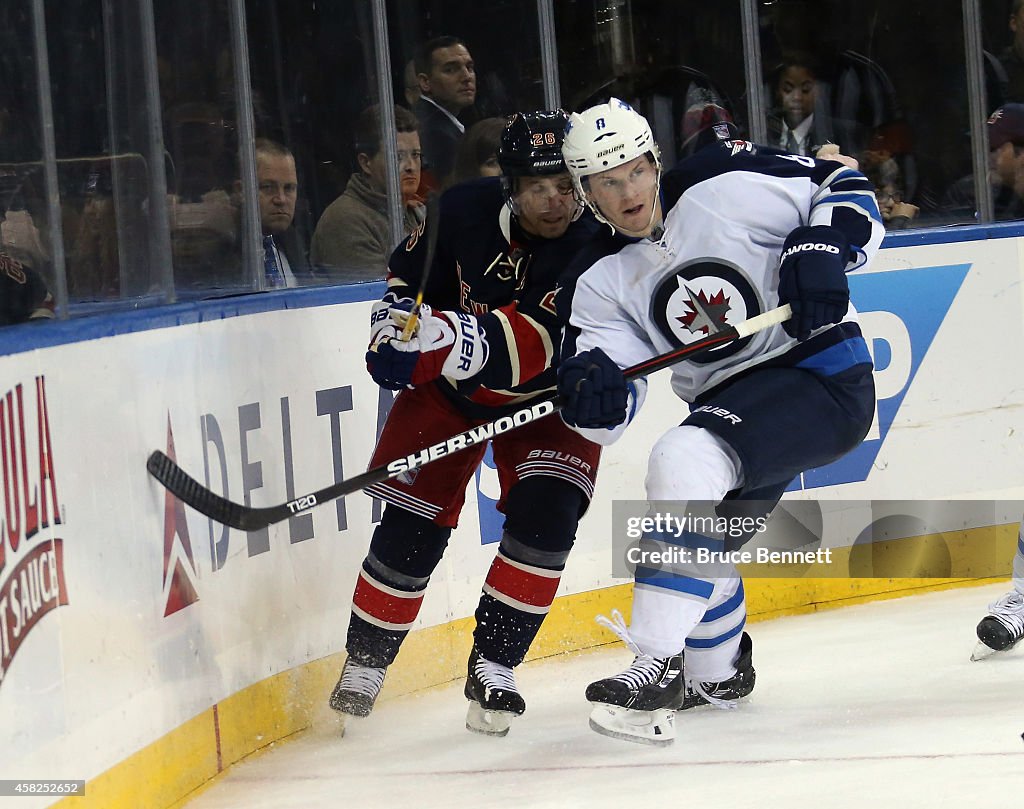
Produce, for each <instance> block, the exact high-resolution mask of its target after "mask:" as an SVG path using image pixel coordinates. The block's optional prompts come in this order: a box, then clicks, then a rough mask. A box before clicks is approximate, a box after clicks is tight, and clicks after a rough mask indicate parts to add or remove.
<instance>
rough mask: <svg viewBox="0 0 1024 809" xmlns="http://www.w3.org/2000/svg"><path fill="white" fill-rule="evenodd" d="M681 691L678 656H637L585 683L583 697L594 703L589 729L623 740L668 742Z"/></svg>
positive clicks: (671, 740)
mask: <svg viewBox="0 0 1024 809" xmlns="http://www.w3.org/2000/svg"><path fill="white" fill-rule="evenodd" d="M682 694H683V657H682V655H673V656H672V657H660V658H659V657H651V656H650V655H643V654H641V655H637V656H636V657H634V658H633V662H632V664H630V666H629V668H627V669H626V670H625V671H623V672H620V673H619V674H616V675H615V676H614V677H607V678H605V679H604V680H598V681H596V682H593V683H591V684H590V685H588V686H587V699H588V700H589V701H590V702H593V703H595V705H594V709H593V710H592V711H591V712H590V728H591V730H594V731H596V732H597V733H600V734H602V735H604V736H611V737H612V738H614V739H622V740H623V741H627V742H637V743H639V744H653V745H669V744H672V742H673V741H674V740H675V737H676V733H675V724H674V717H675V709H676V706H677V705H678V704H679V702H680V700H681V699H682Z"/></svg>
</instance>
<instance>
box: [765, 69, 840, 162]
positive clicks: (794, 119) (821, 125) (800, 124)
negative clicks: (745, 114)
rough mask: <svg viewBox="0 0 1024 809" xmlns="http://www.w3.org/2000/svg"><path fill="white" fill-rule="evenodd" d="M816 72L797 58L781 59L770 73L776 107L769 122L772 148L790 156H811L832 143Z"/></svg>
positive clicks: (830, 129) (830, 130) (769, 138)
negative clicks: (776, 148) (771, 73)
mask: <svg viewBox="0 0 1024 809" xmlns="http://www.w3.org/2000/svg"><path fill="white" fill-rule="evenodd" d="M818 72H819V71H818V68H817V66H816V65H815V63H814V61H813V60H812V59H811V58H810V57H809V56H804V55H799V54H794V55H791V56H790V57H788V58H787V59H784V60H783V61H782V63H781V64H779V65H778V66H777V67H776V68H775V70H774V71H773V81H772V92H773V96H774V101H775V107H774V108H773V110H772V113H771V114H770V115H769V118H768V140H769V143H770V144H771V145H772V146H777V147H779V148H780V149H784V150H785V151H787V152H789V153H790V154H797V155H813V154H814V153H815V151H817V149H818V147H819V146H822V145H824V144H825V143H829V142H834V140H833V135H832V128H831V126H830V125H829V124H830V120H829V116H828V114H827V113H826V112H825V107H824V103H823V102H824V99H823V97H822V89H821V86H820V82H819V80H818ZM840 145H842V144H840Z"/></svg>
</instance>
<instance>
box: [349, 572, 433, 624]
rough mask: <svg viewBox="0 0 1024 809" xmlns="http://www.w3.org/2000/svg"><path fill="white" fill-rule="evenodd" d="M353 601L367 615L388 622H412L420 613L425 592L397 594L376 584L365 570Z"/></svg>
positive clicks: (360, 577) (360, 576)
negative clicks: (406, 594)
mask: <svg viewBox="0 0 1024 809" xmlns="http://www.w3.org/2000/svg"><path fill="white" fill-rule="evenodd" d="M352 603H353V605H355V606H356V607H358V608H359V609H360V610H362V611H363V612H365V613H366V614H367V615H370V616H372V617H373V618H376V619H377V620H378V621H381V622H382V623H386V624H411V623H412V622H413V621H415V620H416V616H417V615H419V612H420V605H421V604H422V603H423V593H422V592H420V593H410V594H409V595H408V596H405V597H402V596H396V595H392V594H391V593H389V592H386V591H384V590H382V589H380V587H378V586H377V585H376V583H375V582H374V581H373V579H371V578H369V577H368V576H367V575H366V574H365V572H361V573H360V574H359V581H357V582H356V591H355V594H354V595H353V596H352Z"/></svg>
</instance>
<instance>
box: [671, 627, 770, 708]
mask: <svg viewBox="0 0 1024 809" xmlns="http://www.w3.org/2000/svg"><path fill="white" fill-rule="evenodd" d="M754 679H755V674H754V664H753V641H751V639H750V635H748V634H747V633H746V632H744V633H743V637H742V638H740V656H739V659H738V660H737V661H736V673H735V674H734V675H733V676H732V677H730V678H729V679H727V680H722V681H721V682H718V683H705V682H698V681H696V680H692V679H690V678H687V680H686V692H685V693H684V694H683V700H682V704H681V706H680V708H681V710H684V711H685V710H688V709H689V708H696V707H698V706H700V705H714V706H715V707H717V708H734V707H736V701H737V700H740V699H742V698H743V697H746V696H748V695H749V694H750V692H751V691H753V690H754Z"/></svg>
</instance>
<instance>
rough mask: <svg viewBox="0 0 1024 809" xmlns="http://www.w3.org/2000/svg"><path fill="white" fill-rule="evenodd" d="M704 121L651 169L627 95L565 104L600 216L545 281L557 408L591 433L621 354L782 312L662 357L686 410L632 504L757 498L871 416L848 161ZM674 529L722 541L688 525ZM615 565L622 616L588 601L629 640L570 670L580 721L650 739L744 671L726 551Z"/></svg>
mask: <svg viewBox="0 0 1024 809" xmlns="http://www.w3.org/2000/svg"><path fill="white" fill-rule="evenodd" d="M719 130H721V131H720V132H719V133H718V135H719V138H720V140H716V142H714V143H712V144H710V145H707V146H705V147H704V148H702V149H701V150H700V151H698V152H697V153H696V154H694V155H693V156H692V157H690V158H688V159H687V160H685V161H683V162H682V163H680V164H678V165H677V166H675V167H674V168H673V169H672V170H670V171H668V172H666V173H664V176H663V175H662V170H661V165H660V162H659V157H658V149H657V146H656V144H655V142H654V138H653V135H652V133H651V129H650V126H649V125H648V123H647V121H646V120H645V119H644V118H643V117H642V116H640V115H639V114H638V113H637V112H635V111H634V110H633V109H632V108H631V107H629V106H628V105H627V104H625V103H623V102H621V101H618V100H617V99H614V98H613V99H611V100H610V101H609V103H608V104H601V105H598V106H596V107H592V108H590V109H588V110H586V111H584V112H583V113H578V114H574V115H572V116H571V119H570V122H569V124H568V127H567V130H566V137H565V141H564V143H563V147H562V153H563V156H564V157H565V162H566V165H567V166H568V167H569V171H570V173H571V174H572V176H573V180H574V184H575V186H576V192H577V194H578V195H579V196H580V198H581V200H582V201H584V202H585V203H586V204H587V205H588V206H590V208H591V209H592V210H593V212H594V213H595V214H596V215H597V217H598V219H600V220H601V221H602V222H604V223H606V224H607V225H609V226H610V228H605V229H604V231H603V235H601V236H599V237H598V238H597V239H595V240H594V241H592V242H591V243H590V245H588V247H586V248H584V250H583V252H582V253H581V254H580V255H579V256H578V257H577V259H576V260H575V261H574V263H573V267H572V268H571V270H570V272H569V273H568V275H567V278H568V279H569V280H568V281H567V283H566V286H565V287H564V288H563V291H562V292H561V293H560V294H559V296H558V301H559V309H560V313H561V314H562V316H563V321H567V324H568V325H567V326H566V329H565V342H564V345H563V352H562V356H563V360H562V363H561V366H560V368H559V392H560V393H561V394H562V395H563V396H564V397H565V400H566V404H565V407H564V409H563V410H562V415H563V418H564V419H565V420H566V422H567V423H568V424H569V425H570V426H573V427H575V428H576V429H579V430H580V431H581V432H583V433H584V434H585V435H586V436H587V437H589V438H591V439H593V440H596V441H599V442H600V443H603V444H608V443H611V442H612V441H614V440H615V439H616V438H617V437H618V436H619V435H620V434H621V432H622V431H623V430H624V428H625V425H626V424H628V422H629V421H630V420H631V419H632V418H633V417H634V416H635V415H636V412H637V410H638V409H639V407H640V405H642V403H643V399H644V395H645V391H646V383H645V382H644V381H642V380H641V381H640V382H639V383H630V384H628V385H627V384H626V383H625V381H624V378H623V375H622V372H621V369H622V368H626V367H628V366H631V365H634V364H636V363H639V362H642V361H644V360H647V359H649V358H650V357H653V356H655V355H657V354H660V353H663V352H666V351H669V350H672V349H674V348H676V347H678V346H680V345H683V344H687V343H690V342H692V341H694V340H697V339H699V338H701V337H704V336H707V335H708V334H713V333H714V332H715V331H716V330H718V329H720V328H723V327H725V326H729V325H735V324H736V323H738V322H740V321H742V320H745V319H747V318H750V317H753V316H755V315H758V314H760V313H762V312H764V311H766V310H768V309H772V308H775V307H777V306H780V305H782V304H785V303H789V304H790V305H791V307H792V310H793V315H792V318H791V319H790V320H789V321H787V322H786V323H784V324H783V325H782V326H775V327H773V328H770V329H768V330H765V331H762V332H758V333H756V334H754V335H752V336H750V337H748V338H744V339H742V340H737V341H735V342H732V343H729V344H727V345H725V346H723V347H721V348H717V349H715V350H714V351H713V352H711V353H710V354H708V355H704V356H700V357H698V358H695V359H693V360H690V361H687V362H683V363H680V364H678V365H676V366H674V367H673V370H672V387H673V390H674V391H675V393H676V394H677V395H678V396H679V398H681V399H682V400H683V401H685V402H687V403H688V404H689V406H690V414H689V415H688V416H687V417H686V418H685V419H683V420H682V423H681V424H680V426H678V427H674V428H672V429H670V430H668V432H666V433H665V434H664V435H663V436H662V437H661V438H660V439H659V440H658V441H657V443H656V444H655V446H654V448H653V450H652V452H651V455H650V458H649V461H648V471H647V478H646V499H647V500H648V501H649V502H650V503H652V504H657V503H671V504H673V508H674V509H676V510H680V509H684V508H686V507H687V506H686V504H688V503H689V504H695V503H697V502H698V501H699V502H701V503H706V504H712V507H714V508H715V509H716V510H717V513H718V514H752V513H760V514H761V515H762V516H763V515H765V514H767V513H768V511H770V510H771V508H773V507H774V505H775V504H776V503H777V502H778V500H779V498H780V497H781V496H782V493H783V491H784V490H785V489H786V487H787V486H788V484H789V483H790V482H791V481H792V480H793V479H794V478H795V477H796V476H797V475H799V474H800V473H801V472H802V471H804V470H806V469H810V468H813V467H817V466H823V465H825V464H827V463H830V462H832V461H834V460H836V459H838V458H840V457H842V456H843V455H845V454H846V453H847V452H849V451H850V450H852V449H853V448H854V447H856V446H857V445H858V444H859V443H860V442H861V440H862V439H863V437H864V435H865V434H866V433H867V430H868V428H869V426H870V424H871V419H872V414H873V409H874V383H873V380H872V363H871V359H870V356H869V354H868V351H867V346H866V344H865V341H864V339H863V337H862V336H861V331H860V327H859V326H858V324H857V319H856V314H855V312H854V310H853V309H852V307H850V306H849V287H848V283H847V278H846V273H847V272H849V271H851V270H854V269H857V268H859V267H863V266H865V265H867V264H868V262H870V260H871V259H872V257H873V256H874V254H875V253H876V251H877V249H878V246H879V244H880V243H881V240H882V236H883V228H882V224H881V217H880V216H879V211H878V206H877V203H876V201H875V198H874V193H873V190H872V187H871V185H870V183H869V182H868V181H867V179H866V178H865V177H864V176H863V175H862V174H860V173H859V172H857V171H855V170H853V169H851V168H848V167H846V166H844V165H842V164H840V163H837V162H832V161H819V160H815V159H813V158H809V157H801V156H796V155H789V154H785V153H783V152H780V151H778V150H776V149H769V148H763V147H760V146H755V145H753V144H750V143H746V142H743V141H739V140H729V139H725V138H728V137H729V136H730V133H729V132H728V131H725V130H724V127H722V126H720V127H719ZM573 278H575V279H576V280H575V282H573V281H572V279H573ZM749 538H750V537H749V535H748V536H746V537H744V538H743V540H741V541H745V540H746V539H749ZM645 539H648V540H654V541H657V540H659V537H657V536H647V537H645ZM675 542H676V544H678V543H679V542H682V543H683V544H684V545H690V546H691V547H700V546H702V545H703V546H705V547H710V548H720V549H722V550H734V549H735V548H736V543H735V542H734V543H732V544H731V545H730V544H729V542H723V541H722V538H720V537H719V538H715V537H711V536H702V535H696V534H693V533H690V534H684V535H683V537H682V539H681V540H680V539H676V540H675ZM635 581H636V586H635V588H634V595H633V615H632V622H631V625H630V626H629V627H628V628H627V627H626V625H625V623H624V622H622V621H621V619H620V620H617V621H616V622H614V623H613V622H611V621H607V619H604V621H605V622H606V625H608V626H609V627H610V628H612V629H613V630H614V631H616V633H617V634H619V636H620V637H621V638H622V639H623V640H624V641H625V642H626V643H627V645H628V646H629V647H630V648H631V650H632V651H633V653H634V655H635V658H634V660H633V663H632V665H631V666H630V667H629V668H628V669H626V670H625V671H623V672H621V673H620V674H617V675H615V676H612V677H609V678H606V679H603V680H599V681H597V682H594V683H592V684H591V685H590V686H589V687H588V688H587V699H588V700H590V701H591V702H592V703H594V708H593V711H592V713H591V727H592V728H593V729H594V730H596V731H598V732H600V733H604V734H606V735H609V736H614V737H618V738H623V739H626V740H629V741H639V742H646V743H651V744H665V743H670V742H671V740H672V739H673V738H674V733H675V730H674V725H673V722H674V712H675V711H676V710H679V709H686V708H691V707H696V706H698V705H706V704H709V703H710V704H714V705H717V706H721V707H730V706H732V705H734V704H735V703H734V702H733V701H734V700H737V699H739V698H741V697H744V696H746V695H747V694H749V693H750V692H751V690H752V689H753V686H754V669H753V665H752V654H751V652H752V644H751V640H750V637H749V636H748V635H747V634H746V633H745V632H744V631H743V628H744V625H745V621H746V608H745V601H744V594H743V583H742V580H741V579H740V577H739V573H738V572H737V571H736V569H735V567H733V566H732V565H729V564H727V563H726V564H717V565H703V566H702V565H690V566H684V567H683V568H682V569H680V570H676V571H673V572H672V575H668V576H666V575H665V574H664V573H663V572H661V571H656V570H648V569H644V568H642V567H637V569H636V573H635Z"/></svg>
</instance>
